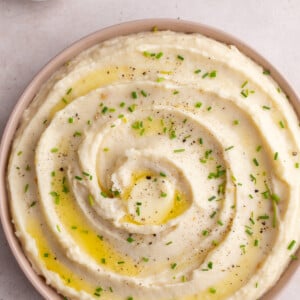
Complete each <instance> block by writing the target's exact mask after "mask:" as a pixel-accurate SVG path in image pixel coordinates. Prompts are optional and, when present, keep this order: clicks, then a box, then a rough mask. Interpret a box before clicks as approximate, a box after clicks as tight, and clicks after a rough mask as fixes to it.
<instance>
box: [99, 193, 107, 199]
mask: <svg viewBox="0 0 300 300" xmlns="http://www.w3.org/2000/svg"><path fill="white" fill-rule="evenodd" d="M100 194H101V196H102V197H103V198H107V197H108V195H107V193H105V192H103V191H102V192H101V193H100Z"/></svg>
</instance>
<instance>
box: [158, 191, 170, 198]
mask: <svg viewBox="0 0 300 300" xmlns="http://www.w3.org/2000/svg"><path fill="white" fill-rule="evenodd" d="M167 196H168V195H167V193H164V192H161V193H160V197H163V198H165V197H167Z"/></svg>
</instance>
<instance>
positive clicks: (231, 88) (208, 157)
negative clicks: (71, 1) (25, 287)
mask: <svg viewBox="0 0 300 300" xmlns="http://www.w3.org/2000/svg"><path fill="white" fill-rule="evenodd" d="M298 123H299V121H298V120H297V117H296V114H295V112H294V111H293V109H292V107H291V105H290V104H289V102H288V100H287V97H286V95H285V94H284V92H283V91H281V89H280V87H279V86H278V85H277V84H276V82H274V81H273V80H272V78H271V76H270V74H268V72H266V71H264V70H263V69H262V68H261V67H260V66H258V65H257V64H255V63H254V62H253V61H252V60H250V59H249V58H247V57H245V56H244V55H243V54H241V53H240V52H239V51H238V50H237V49H236V48H235V47H234V46H229V45H225V44H221V43H219V42H217V41H214V40H212V39H209V38H206V37H204V36H201V35H199V34H189V35H187V34H181V33H174V32H167V31H163V32H154V33H140V34H136V35H130V36H125V37H119V38H115V39H112V40H109V41H107V42H104V43H102V44H99V45H96V46H94V47H92V48H90V49H88V50H86V51H84V52H83V53H81V54H80V55H79V56H77V57H76V58H75V59H74V60H72V61H71V62H70V63H68V64H67V65H65V66H64V67H62V68H61V69H60V70H59V71H58V72H57V73H56V74H54V75H53V76H52V78H51V79H49V81H48V82H47V83H45V85H44V86H43V87H42V88H41V90H40V92H39V93H38V95H37V96H36V98H35V99H34V101H33V102H32V104H31V105H30V106H29V107H28V109H27V110H26V111H25V113H24V116H23V119H22V121H21V125H20V128H19V130H18V131H17V134H16V137H15V141H14V144H13V149H12V153H11V158H10V163H9V168H8V186H9V191H10V199H11V211H12V215H13V222H14V224H15V228H16V234H17V236H18V237H19V239H20V241H21V243H22V246H23V248H24V251H25V254H26V256H27V257H28V259H29V260H30V262H31V263H32V265H33V267H34V269H35V270H36V272H38V273H39V274H41V275H42V276H44V277H45V279H46V281H47V283H48V284H50V285H51V286H53V287H54V288H55V289H56V290H57V291H58V292H59V293H61V294H62V295H64V296H65V297H67V298H68V299H81V300H84V299H98V298H100V299H124V300H126V299H127V300H129V299H134V300H137V299H143V300H148V299H149V300H150V299H161V300H165V299H182V300H191V299H249V300H251V299H257V298H259V297H261V296H262V295H263V294H264V293H265V292H266V291H267V290H268V289H269V288H270V287H271V286H272V285H274V284H275V282H276V281H277V280H278V278H279V277H280V275H281V274H282V272H283V271H284V269H285V267H286V266H287V265H288V263H289V262H290V261H291V255H293V253H294V251H295V250H296V249H297V247H298V242H299V238H300V229H299V228H300V218H299V217H300V210H299V200H300V198H299V196H300V193H299V178H300V176H299V175H300V169H299V162H300V159H299V151H300V134H299V124H298Z"/></svg>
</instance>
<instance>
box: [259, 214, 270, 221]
mask: <svg viewBox="0 0 300 300" xmlns="http://www.w3.org/2000/svg"><path fill="white" fill-rule="evenodd" d="M269 218H270V217H269V216H268V215H266V214H265V215H262V216H258V217H257V219H258V220H268V219H269Z"/></svg>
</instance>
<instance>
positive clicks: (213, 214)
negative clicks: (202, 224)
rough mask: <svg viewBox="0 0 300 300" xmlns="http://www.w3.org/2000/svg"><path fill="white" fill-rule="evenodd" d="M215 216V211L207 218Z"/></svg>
mask: <svg viewBox="0 0 300 300" xmlns="http://www.w3.org/2000/svg"><path fill="white" fill-rule="evenodd" d="M216 214H217V212H216V211H214V212H213V213H212V214H211V215H210V216H209V217H210V218H211V219H212V218H213V217H214V216H215V215H216Z"/></svg>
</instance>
